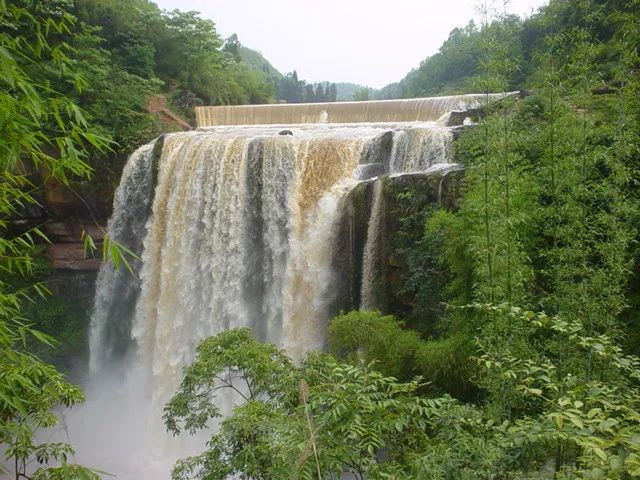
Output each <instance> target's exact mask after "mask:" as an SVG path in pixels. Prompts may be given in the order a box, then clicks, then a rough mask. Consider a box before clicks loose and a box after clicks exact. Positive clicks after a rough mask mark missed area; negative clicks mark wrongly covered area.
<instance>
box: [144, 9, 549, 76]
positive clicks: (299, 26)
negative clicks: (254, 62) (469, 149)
mask: <svg viewBox="0 0 640 480" xmlns="http://www.w3.org/2000/svg"><path fill="white" fill-rule="evenodd" d="M154 1H155V2H156V3H157V4H158V6H159V7H160V8H163V9H167V10H173V9H174V8H178V9H180V10H196V11H199V12H201V13H202V16H203V17H205V18H209V19H211V20H213V21H214V22H215V23H216V25H217V29H218V32H219V33H220V34H221V35H222V36H223V37H227V36H229V35H231V34H232V33H237V34H238V38H239V40H240V42H241V43H242V44H243V45H246V46H247V47H250V48H253V49H255V50H258V51H260V52H261V53H262V54H263V55H264V56H265V57H266V58H267V59H268V60H269V61H270V62H271V63H272V64H273V65H274V66H275V67H276V68H277V69H278V70H280V71H281V72H283V73H286V72H290V71H292V70H293V69H296V70H297V71H298V76H299V78H301V79H305V80H308V81H312V82H317V81H323V80H328V81H332V82H353V83H359V84H362V85H368V86H371V87H375V88H379V87H382V86H384V85H386V84H388V83H391V82H395V81H398V80H400V79H401V78H402V77H403V76H404V75H405V74H406V73H407V72H408V71H409V70H410V69H411V68H413V67H416V66H418V64H419V63H420V61H421V60H422V59H424V58H425V57H427V56H429V55H432V54H434V53H435V52H437V51H438V48H439V47H440V45H441V44H442V42H443V41H444V40H446V39H447V36H448V34H449V31H451V30H452V29H453V28H455V27H459V26H464V25H466V24H467V22H468V21H469V20H470V19H472V18H474V17H476V18H477V15H478V13H477V9H476V6H477V4H478V0H154ZM547 1H548V0H511V1H510V3H509V6H508V8H509V10H510V11H511V12H512V13H517V14H519V15H529V14H531V12H532V11H533V10H534V9H536V8H537V7H539V6H540V5H543V4H546V3H547ZM500 3H501V2H500Z"/></svg>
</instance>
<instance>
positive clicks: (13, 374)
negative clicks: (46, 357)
mask: <svg viewBox="0 0 640 480" xmlns="http://www.w3.org/2000/svg"><path fill="white" fill-rule="evenodd" d="M35 7H36V6H34V3H33V2H29V1H27V0H23V1H13V2H7V1H4V0H2V1H0V19H1V20H2V22H1V23H2V28H1V29H0V56H1V57H2V61H0V85H1V88H0V130H1V131H2V134H1V135H0V150H1V151H2V155H0V163H1V170H0V171H1V173H0V177H1V178H0V191H1V192H2V194H1V195H0V212H1V215H0V443H1V444H2V454H3V457H4V459H3V460H6V461H4V462H3V464H4V465H6V468H8V469H10V474H11V475H12V476H13V477H14V478H16V479H20V478H32V479H63V478H64V479H67V478H77V479H88V478H95V477H96V476H97V475H96V473H95V472H92V471H91V470H88V469H86V468H84V467H81V466H78V465H75V464H74V458H73V448H72V447H71V446H70V445H68V444H66V443H53V442H47V441H46V440H44V441H43V440H42V439H41V438H39V437H38V433H39V432H40V431H41V430H42V429H45V428H54V427H56V425H58V416H57V415H56V414H55V411H56V409H58V408H63V407H71V406H73V405H74V404H76V403H78V402H81V401H82V400H83V395H82V392H81V391H80V390H79V389H78V388H77V387H76V386H74V385H71V384H69V383H68V382H67V381H66V379H65V378H64V376H63V375H62V374H61V373H60V372H58V371H57V370H56V369H55V368H54V367H52V366H51V365H47V364H46V363H44V362H42V361H41V360H40V359H38V358H37V357H36V356H34V355H32V354H31V353H29V352H28V351H27V348H26V347H27V343H28V342H31V341H36V342H41V343H44V344H51V343H52V342H53V340H52V339H51V338H50V337H48V336H47V335H44V334H43V333H40V332H38V331H36V330H34V329H32V328H31V327H30V324H29V321H28V320H27V319H26V318H24V316H23V311H24V303H25V302H29V301H31V300H32V299H33V298H34V297H38V296H44V295H45V294H46V288H45V287H44V286H43V285H41V284H37V283H35V284H33V283H30V281H29V280H30V279H31V278H32V275H33V273H34V269H35V262H34V258H33V252H34V250H35V239H36V238H37V237H44V235H42V233H41V232H40V231H39V230H37V229H34V230H31V231H28V232H26V233H23V234H21V235H18V236H15V235H12V234H11V233H10V232H9V230H8V220H9V219H11V218H12V217H13V216H16V215H17V214H18V212H19V211H20V209H21V208H22V207H23V206H24V205H28V204H34V203H36V201H35V199H34V198H33V192H34V190H35V189H34V186H33V185H32V184H31V182H30V179H29V176H28V174H29V173H30V172H32V171H34V170H36V169H37V170H39V171H41V172H43V174H44V175H45V176H46V178H53V179H55V180H57V181H59V182H62V183H68V181H69V179H70V178H71V177H73V176H76V177H78V176H79V177H85V178H87V177H88V176H89V175H90V173H91V168H90V167H89V165H88V164H87V163H86V152H87V151H88V150H93V151H102V150H105V149H106V148H107V142H106V140H105V139H104V138H103V137H102V136H100V134H99V133H98V132H96V131H95V130H93V129H92V128H91V127H90V125H89V123H88V122H87V120H86V113H85V112H83V110H82V109H81V108H79V107H78V106H77V105H76V104H75V103H74V102H73V101H72V99H71V97H70V96H69V95H67V94H65V93H64V92H60V91H58V90H56V89H55V88H53V87H52V84H51V82H50V81H49V80H48V78H49V77H50V76H54V75H56V76H57V77H58V78H61V79H65V80H66V81H68V82H69V85H70V87H69V88H72V89H74V91H76V93H78V94H80V93H81V92H82V88H83V87H84V86H85V85H86V83H85V78H84V77H83V76H82V75H81V74H80V73H79V72H77V71H76V70H75V69H74V66H75V63H74V60H73V58H74V55H75V54H76V53H77V51H76V50H75V49H74V48H72V47H71V46H70V45H69V44H68V43H66V42H65V41H64V38H65V36H67V35H68V34H69V33H70V32H71V30H72V28H73V26H74V19H73V17H72V16H70V15H68V14H67V13H65V12H64V11H60V10H55V9H53V10H49V7H50V5H46V4H42V3H38V5H37V7H38V8H35ZM43 72H44V73H43ZM3 470H4V467H3ZM2 473H3V475H4V474H5V473H6V474H9V473H8V472H5V471H2ZM27 475H28V476H27Z"/></svg>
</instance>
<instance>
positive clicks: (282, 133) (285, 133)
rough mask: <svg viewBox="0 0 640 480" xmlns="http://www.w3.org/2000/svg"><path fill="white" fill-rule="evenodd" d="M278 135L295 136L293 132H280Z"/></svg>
mask: <svg viewBox="0 0 640 480" xmlns="http://www.w3.org/2000/svg"><path fill="white" fill-rule="evenodd" d="M278 135H293V132H292V131H291V130H280V131H279V132H278Z"/></svg>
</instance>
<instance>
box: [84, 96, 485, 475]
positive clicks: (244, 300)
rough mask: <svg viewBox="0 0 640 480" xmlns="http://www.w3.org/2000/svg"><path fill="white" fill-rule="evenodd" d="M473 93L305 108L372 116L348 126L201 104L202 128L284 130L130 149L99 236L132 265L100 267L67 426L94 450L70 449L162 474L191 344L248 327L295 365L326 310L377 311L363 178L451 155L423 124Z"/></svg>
mask: <svg viewBox="0 0 640 480" xmlns="http://www.w3.org/2000/svg"><path fill="white" fill-rule="evenodd" d="M477 102H478V98H477V96H471V97H466V96H463V97H446V101H445V100H434V101H432V102H431V103H429V102H423V104H424V105H428V108H427V110H428V111H426V110H424V111H422V112H421V113H420V115H422V116H423V117H425V118H424V119H421V120H420V121H412V122H401V121H398V119H401V120H402V119H404V118H405V117H406V118H409V117H410V115H409V114H408V113H407V112H405V111H402V112H400V114H398V115H396V116H394V115H395V114H392V115H391V118H388V117H386V118H385V117H384V115H382V114H380V115H378V114H375V112H376V111H377V110H376V109H384V108H385V107H384V105H382V106H379V107H376V106H372V105H363V106H362V107H357V109H356V110H357V111H355V112H351V113H349V114H348V113H347V112H346V111H342V113H336V112H340V108H344V105H343V107H341V106H340V104H336V105H335V106H334V105H329V104H328V105H320V106H319V107H317V108H320V109H323V110H321V111H327V112H328V119H329V121H331V120H334V121H335V119H336V118H339V119H342V120H347V121H349V122H352V121H354V119H361V118H372V119H373V120H374V121H375V122H377V123H347V124H341V123H315V124H313V123H304V122H302V121H308V119H309V117H310V116H314V115H316V113H318V111H317V110H315V107H314V109H311V107H309V106H306V107H304V108H306V109H308V115H307V113H304V114H302V115H299V112H298V113H297V114H296V115H299V116H298V117H296V118H295V119H294V118H293V117H292V116H291V115H292V111H287V110H286V109H285V111H284V112H283V111H278V110H279V109H278V107H282V106H271V107H272V108H271V112H270V113H266V112H267V108H268V107H211V109H209V110H204V111H203V110H200V111H199V113H198V119H199V122H201V124H207V123H216V122H218V123H223V124H224V123H229V122H239V123H242V122H244V123H250V122H253V123H256V124H258V123H262V122H261V120H265V121H266V120H272V121H274V122H277V123H284V124H286V123H288V125H287V126H286V127H283V126H282V125H247V126H231V125H229V126H226V125H220V126H215V127H209V128H201V129H199V130H196V131H193V132H185V133H175V134H168V135H165V136H163V137H161V138H160V139H158V140H156V141H155V142H152V143H151V144H149V145H145V146H143V147H141V148H140V149H138V150H137V151H136V152H135V153H133V154H132V155H131V157H130V159H129V162H128V164H127V166H126V168H125V170H124V172H123V175H122V179H121V183H120V186H119V188H118V190H117V192H116V196H115V201H114V213H113V217H112V219H111V220H110V222H109V226H108V231H109V235H110V237H111V238H112V239H113V240H115V241H117V242H119V243H121V244H123V245H126V246H127V247H128V248H130V249H131V250H132V251H134V252H135V253H136V254H137V255H138V256H139V257H140V259H139V260H133V261H132V268H133V270H134V272H133V274H131V273H129V272H128V271H126V270H125V269H123V268H120V269H116V268H114V266H113V265H112V264H111V263H108V264H105V265H104V266H103V267H102V269H101V272H100V275H99V279H98V284H97V292H96V299H95V306H94V313H93V317H92V323H91V338H90V349H91V372H92V373H91V377H92V381H91V383H90V387H89V390H88V392H89V401H88V403H87V405H86V406H85V407H83V409H84V410H85V411H86V412H89V411H91V410H92V409H94V410H95V409H96V408H97V409H99V412H100V413H98V414H97V416H98V417H100V418H101V421H102V423H101V424H100V425H95V424H92V423H91V421H89V420H87V419H88V418H90V415H89V413H85V414H84V416H83V412H82V409H81V411H80V414H79V417H78V419H75V422H74V421H73V420H74V419H72V422H71V423H72V426H74V424H75V427H74V428H75V431H77V430H82V428H85V429H93V430H94V436H95V435H97V436H101V437H102V440H101V441H102V442H104V444H105V445H103V446H98V445H97V444H95V443H92V447H91V452H83V449H82V448H81V449H80V456H81V457H85V458H87V459H88V461H89V464H90V465H94V466H96V467H98V468H102V469H104V470H107V471H109V472H113V473H118V474H119V478H126V479H129V478H131V479H133V478H138V479H139V478H168V468H169V466H170V465H171V463H172V462H173V461H174V460H175V459H176V457H177V456H179V455H183V454H184V453H185V452H188V451H189V447H188V446H186V445H185V443H184V441H182V440H179V439H171V438H169V437H168V435H167V434H166V433H164V429H163V426H162V420H161V416H162V407H163V405H164V404H165V403H166V401H167V400H168V398H169V397H170V395H171V394H172V393H173V392H174V391H175V389H176V387H177V385H178V383H179V381H180V374H181V369H182V367H183V366H184V365H186V364H187V363H188V362H189V361H191V360H192V359H193V356H194V350H195V347H196V346H197V344H198V343H199V341H200V340H202V339H203V338H206V337H207V336H210V335H214V334H216V333H218V332H221V331H223V330H225V329H230V328H236V327H249V328H251V329H252V331H253V332H254V335H255V336H256V337H257V338H259V339H261V340H265V341H268V342H272V343H274V344H276V345H279V346H281V347H283V348H285V349H286V350H287V351H288V353H289V354H290V355H292V357H293V358H294V359H300V358H302V356H303V355H304V353H305V352H306V351H309V350H311V349H318V348H323V346H324V342H325V331H326V328H327V324H328V321H329V319H330V318H331V317H332V316H333V315H335V314H336V313H337V312H338V311H339V310H340V309H345V310H349V309H355V308H358V307H359V306H360V305H362V306H363V307H373V306H375V305H376V299H375V298H374V297H375V289H374V288H373V285H374V284H375V278H374V276H375V275H377V272H378V268H377V266H376V262H378V259H377V258H376V255H378V253H377V252H378V247H377V244H378V239H377V236H378V235H381V231H382V229H381V222H382V219H381V217H382V215H383V210H384V205H383V201H382V197H381V195H382V193H381V186H380V185H379V184H380V181H379V180H376V179H377V178H379V177H380V176H382V175H385V174H390V175H392V176H393V175H394V174H403V173H419V172H427V173H425V174H426V175H428V174H430V173H429V172H436V173H437V174H439V175H442V174H443V173H442V171H443V169H444V170H445V171H446V169H447V168H448V166H450V164H451V163H452V162H453V158H452V152H453V150H452V141H453V130H452V128H450V127H447V126H445V125H446V115H445V117H443V118H442V119H440V121H436V120H438V118H439V117H441V116H442V115H443V114H446V112H445V111H442V109H443V108H450V109H459V110H464V109H468V108H475V107H476V106H477V105H478V103H477ZM363 103H369V104H371V103H375V102H363ZM436 106H437V108H436ZM216 108H217V109H222V110H215V111H214V109H216ZM261 108H262V109H264V111H261V110H260V109H261ZM402 108H405V107H402ZM415 108H419V107H416V106H415V104H414V109H415ZM358 109H359V110H358ZM280 110H282V109H281V108H280ZM311 110H313V111H311ZM401 110H402V109H401ZM251 111H252V112H253V113H249V112H251ZM407 111H408V110H407ZM220 112H227V113H224V114H223V115H222V116H221V114H220ZM243 112H244V113H243ZM363 112H364V113H363ZM372 112H374V113H372ZM414 113H415V112H414ZM318 114H319V113H318ZM243 115H246V116H244V117H243ZM369 115H371V117H368V116H369ZM363 116H364V117H363ZM416 116H419V115H415V114H414V117H416ZM296 119H297V120H302V121H301V122H297V121H295V120H296ZM379 121H382V122H386V123H380V122H379ZM431 174H433V173H431ZM363 184H365V185H367V186H368V187H370V186H372V187H373V188H371V189H370V190H371V194H370V196H371V197H372V198H373V197H375V199H374V200H373V201H371V202H369V206H368V207H367V209H368V210H367V211H366V212H364V213H363V215H364V216H365V217H366V218H370V221H368V223H369V225H368V227H366V228H364V232H366V234H367V235H368V237H372V236H376V238H366V245H360V246H359V247H358V246H357V245H355V244H354V241H353V233H352V230H353V228H351V227H350V226H349V225H347V224H346V223H345V222H346V220H345V218H348V215H347V214H346V212H347V210H348V208H351V209H353V205H351V204H350V203H349V195H350V194H351V192H353V191H354V188H356V187H357V186H359V185H360V186H361V185H363ZM349 232H351V233H349ZM360 243H363V242H360ZM345 245H346V248H343V247H344V246H345ZM354 245H355V246H354ZM346 252H356V253H350V254H348V255H347V253H346ZM345 285H353V286H354V287H353V288H350V287H349V288H347V287H345ZM349 292H351V293H349ZM360 297H362V298H360ZM94 415H95V413H94ZM96 431H97V432H99V433H95V432H96ZM73 432H74V429H72V439H73ZM80 435H81V434H80ZM123 438H124V440H123ZM127 438H135V439H136V441H135V442H133V440H131V441H129V440H127ZM85 441H86V440H85ZM92 442H93V441H92ZM80 443H82V442H80ZM202 445H203V443H202V442H200V446H202ZM105 452H106V453H105ZM109 452H111V453H109ZM114 470H116V471H114Z"/></svg>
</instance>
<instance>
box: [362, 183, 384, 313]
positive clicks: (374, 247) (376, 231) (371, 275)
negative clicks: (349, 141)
mask: <svg viewBox="0 0 640 480" xmlns="http://www.w3.org/2000/svg"><path fill="white" fill-rule="evenodd" d="M383 212H384V195H383V191H382V181H380V180H378V181H376V182H375V183H374V185H373V206H372V207H371V215H370V217H369V226H368V228H367V241H366V243H365V245H364V254H363V256H362V286H361V290H360V310H375V309H376V307H377V306H378V305H377V302H376V280H377V279H378V278H379V275H378V274H379V272H378V267H379V263H380V258H379V257H380V255H379V251H378V250H379V242H380V236H381V230H382V222H383V220H384V216H383Z"/></svg>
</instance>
